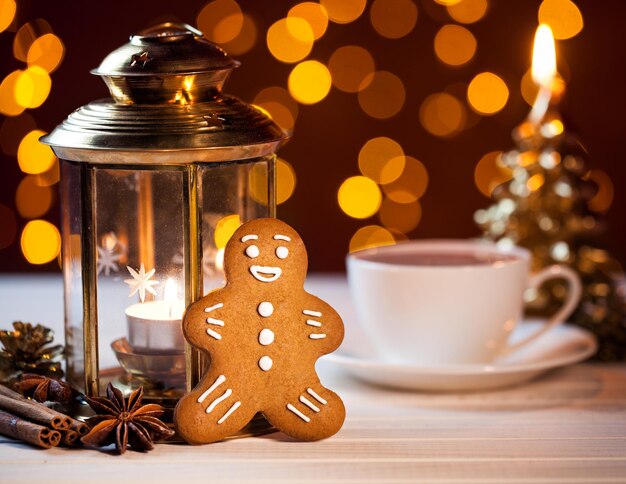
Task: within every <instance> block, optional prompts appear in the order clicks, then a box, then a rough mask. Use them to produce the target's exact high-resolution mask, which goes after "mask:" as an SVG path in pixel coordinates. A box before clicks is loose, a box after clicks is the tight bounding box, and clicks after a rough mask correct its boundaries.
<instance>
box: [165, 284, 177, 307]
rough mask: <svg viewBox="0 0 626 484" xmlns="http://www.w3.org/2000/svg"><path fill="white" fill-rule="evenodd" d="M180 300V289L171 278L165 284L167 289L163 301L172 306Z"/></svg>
mask: <svg viewBox="0 0 626 484" xmlns="http://www.w3.org/2000/svg"><path fill="white" fill-rule="evenodd" d="M176 299H178V288H177V287H176V282H175V281H174V279H172V278H171V277H170V278H168V280H167V281H166V282H165V289H164V290H163V300H164V301H166V302H168V303H170V304H172V303H175V302H176Z"/></svg>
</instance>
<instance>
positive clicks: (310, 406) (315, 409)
mask: <svg viewBox="0 0 626 484" xmlns="http://www.w3.org/2000/svg"><path fill="white" fill-rule="evenodd" d="M300 401H301V402H302V403H304V404H305V405H306V406H307V407H309V408H310V409H311V410H313V411H314V412H319V411H320V409H319V407H317V406H315V405H314V404H313V402H311V400H309V399H308V398H306V397H303V396H300Z"/></svg>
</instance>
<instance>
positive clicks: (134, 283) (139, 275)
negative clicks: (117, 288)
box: [124, 262, 159, 302]
mask: <svg viewBox="0 0 626 484" xmlns="http://www.w3.org/2000/svg"><path fill="white" fill-rule="evenodd" d="M126 269H128V272H130V275H131V276H133V278H132V279H125V280H124V282H125V283H126V284H128V285H129V286H130V294H129V295H128V297H133V296H134V295H135V294H137V292H139V299H141V302H144V301H145V300H146V291H148V292H149V293H150V294H152V295H154V296H156V291H155V290H154V289H153V288H152V286H156V285H157V284H158V283H159V281H151V280H150V279H151V278H152V276H153V275H154V273H155V271H156V269H152V270H150V271H148V272H146V268H145V267H144V265H143V262H142V263H141V267H140V268H139V272H137V271H136V270H135V269H133V268H132V267H130V266H126Z"/></svg>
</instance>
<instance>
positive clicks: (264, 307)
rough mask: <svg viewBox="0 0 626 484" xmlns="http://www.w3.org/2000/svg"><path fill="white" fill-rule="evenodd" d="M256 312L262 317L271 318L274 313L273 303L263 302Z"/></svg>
mask: <svg viewBox="0 0 626 484" xmlns="http://www.w3.org/2000/svg"><path fill="white" fill-rule="evenodd" d="M256 310H257V312H258V313H259V314H260V315H261V316H262V317H264V318H269V317H270V316H271V315H272V314H273V313H274V306H273V305H272V303H271V302H267V301H263V302H262V303H261V304H259V306H258V307H257V309H256Z"/></svg>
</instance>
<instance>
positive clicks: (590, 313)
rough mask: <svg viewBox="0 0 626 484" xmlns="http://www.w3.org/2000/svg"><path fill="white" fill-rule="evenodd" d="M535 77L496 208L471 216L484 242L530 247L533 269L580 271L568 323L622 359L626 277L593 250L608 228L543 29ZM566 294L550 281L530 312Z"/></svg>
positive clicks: (541, 311) (601, 355) (550, 307)
mask: <svg viewBox="0 0 626 484" xmlns="http://www.w3.org/2000/svg"><path fill="white" fill-rule="evenodd" d="M532 74H533V80H534V81H535V83H536V84H538V86H539V92H538V95H537V98H536V101H535V103H534V104H533V106H532V109H531V111H530V113H529V115H528V117H527V119H526V120H525V121H524V122H522V123H521V124H520V125H519V126H518V127H517V128H515V130H514V131H513V139H514V141H515V148H513V149H512V150H510V151H508V152H505V153H503V154H502V155H500V157H499V159H498V163H499V164H500V165H501V166H502V167H504V168H506V169H508V170H509V171H510V173H511V179H510V180H509V181H507V182H505V183H503V184H501V185H499V186H497V187H496V188H495V189H494V190H493V192H492V193H491V197H492V198H493V200H494V201H495V203H494V204H493V205H491V206H490V207H489V208H487V209H483V210H478V211H477V212H476V214H475V217H474V218H475V221H476V223H477V224H478V225H479V226H480V228H481V229H482V230H483V232H484V235H485V237H487V238H489V239H492V240H495V241H497V242H498V243H499V244H502V245H519V246H522V247H526V248H527V249H529V250H530V251H531V253H532V257H533V261H532V263H533V268H534V269H535V270H539V269H541V268H543V267H546V266H548V265H551V264H567V265H569V266H570V267H572V268H573V269H575V270H576V271H577V272H578V274H579V275H580V277H581V280H582V283H583V296H582V299H581V301H580V304H579V306H578V308H577V310H576V311H575V313H574V314H573V316H572V317H571V321H572V322H574V323H576V324H578V325H580V326H582V327H584V328H585V329H588V330H590V331H592V332H593V333H594V334H595V335H596V336H597V337H598V340H599V343H600V346H599V351H598V353H597V358H598V359H601V360H605V361H609V360H623V359H624V358H626V285H625V284H624V272H623V270H622V268H621V267H620V264H619V263H618V262H617V261H616V260H615V259H614V258H613V257H612V256H611V255H610V254H609V253H608V252H606V251H605V250H602V249H600V248H597V247H596V246H595V239H596V237H597V235H598V234H599V233H600V232H601V230H602V228H603V227H602V225H603V224H602V220H601V217H600V214H599V213H598V212H596V211H595V210H594V209H593V203H592V201H593V200H594V197H595V196H596V194H597V192H598V185H597V184H596V183H595V182H594V181H593V180H592V179H591V178H590V168H589V165H588V160H587V152H586V150H585V149H584V147H583V146H582V145H581V143H580V142H579V141H578V139H577V138H576V137H575V136H573V135H572V134H571V133H569V132H568V130H567V128H566V126H565V123H564V121H563V118H562V117H561V114H560V112H559V109H558V104H559V102H560V100H561V98H562V96H563V93H564V90H565V84H564V82H563V80H562V79H561V78H560V77H559V75H558V73H557V71H556V55H555V48H554V39H553V38H552V34H551V31H550V29H549V27H547V26H545V25H541V26H540V27H539V29H538V30H537V35H536V37H535V48H534V53H533V65H532ZM566 294H567V291H566V287H565V283H564V282H560V281H557V282H550V283H548V284H545V285H544V286H543V287H542V288H541V289H540V290H539V291H537V292H536V293H535V294H530V295H529V296H530V297H529V301H528V305H527V312H528V313H529V314H531V315H545V314H550V313H551V312H553V311H554V308H558V307H559V306H560V305H561V304H562V300H563V299H564V297H565V295H566Z"/></svg>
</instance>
